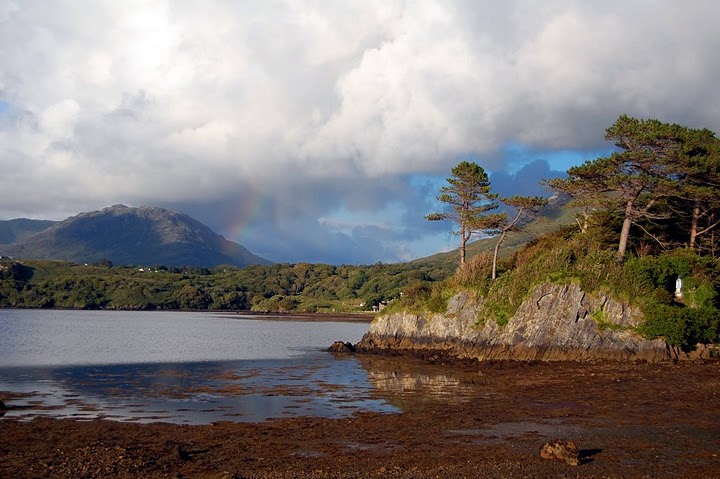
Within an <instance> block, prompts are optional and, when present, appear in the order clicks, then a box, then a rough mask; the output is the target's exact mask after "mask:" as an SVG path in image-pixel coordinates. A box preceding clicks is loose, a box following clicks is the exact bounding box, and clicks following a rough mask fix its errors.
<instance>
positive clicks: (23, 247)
mask: <svg viewBox="0 0 720 479" xmlns="http://www.w3.org/2000/svg"><path fill="white" fill-rule="evenodd" d="M0 253H2V254H4V255H8V256H14V257H18V258H25V259H58V260H66V261H74V262H78V263H86V262H87V263H90V262H98V261H102V260H109V261H111V262H113V263H115V264H138V265H140V264H145V265H150V264H153V265H155V264H156V265H164V266H207V267H211V266H217V265H219V264H229V265H234V266H238V267H244V266H249V265H251V264H270V263H271V262H270V261H268V260H266V259H265V258H261V257H259V256H257V255H254V254H253V253H251V252H250V251H249V250H248V249H247V248H245V247H244V246H242V245H240V244H238V243H235V242H233V241H229V240H227V239H225V238H224V237H223V236H222V235H219V234H217V233H215V232H214V231H212V230H211V229H210V228H209V227H208V226H206V225H204V224H203V223H201V222H199V221H198V220H196V219H194V218H192V217H190V216H188V215H186V214H185V213H181V212H177V211H170V210H166V209H164V208H159V207H154V206H141V207H137V208H135V207H129V206H125V205H121V204H118V205H113V206H109V207H106V208H103V209H102V210H98V211H90V212H83V213H79V214H77V215H75V216H71V217H69V218H67V219H65V220H63V221H60V222H56V223H54V224H52V225H50V226H49V227H48V228H46V229H44V230H42V231H39V232H37V233H35V234H32V235H30V236H27V237H25V238H23V239H21V240H18V241H15V242H14V243H12V244H6V245H0Z"/></svg>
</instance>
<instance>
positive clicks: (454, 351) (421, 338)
mask: <svg viewBox="0 0 720 479" xmlns="http://www.w3.org/2000/svg"><path fill="white" fill-rule="evenodd" d="M481 304H482V298H475V297H474V295H473V294H472V293H471V292H468V291H462V292H460V293H458V294H457V295H455V296H454V297H453V298H452V299H451V300H450V301H449V302H448V307H447V311H446V313H445V314H432V313H427V314H423V315H417V314H412V313H407V312H402V313H392V314H389V315H385V316H380V317H378V318H377V319H376V320H375V321H374V322H373V323H372V324H371V325H370V330H369V331H368V333H367V334H366V335H365V336H364V337H363V339H362V340H361V341H360V343H358V345H357V347H358V349H360V350H374V349H405V350H440V351H444V352H446V353H449V354H451V355H453V356H456V357H458V358H473V359H479V360H485V359H514V360H523V361H529V360H546V361H553V360H558V361H562V360H586V359H603V360H643V361H650V362H657V361H664V360H667V359H669V358H670V355H669V353H668V347H667V345H666V344H665V342H664V341H663V340H660V339H657V340H652V341H650V340H647V339H644V338H642V337H641V336H640V335H638V334H637V333H635V331H634V327H635V326H637V325H638V324H639V323H640V322H641V321H642V313H641V312H640V310H639V309H637V308H633V307H631V306H630V305H629V304H627V303H623V302H618V301H615V300H614V299H612V298H610V297H609V296H607V295H605V294H600V295H597V296H591V295H588V294H586V293H585V292H584V291H583V290H582V289H581V288H580V287H579V286H578V285H576V284H565V285H560V284H549V283H548V284H543V285H539V286H537V287H536V288H534V289H533V290H532V291H531V292H530V294H529V295H528V297H527V299H526V300H525V301H523V303H522V304H521V305H520V307H519V308H518V310H517V312H516V313H515V315H514V316H513V317H512V318H511V319H510V321H509V322H508V324H507V325H505V326H504V327H500V326H499V325H498V324H497V323H496V322H495V321H492V320H489V321H486V322H485V324H484V325H482V327H479V326H478V325H476V318H477V314H478V312H479V310H480V306H481Z"/></svg>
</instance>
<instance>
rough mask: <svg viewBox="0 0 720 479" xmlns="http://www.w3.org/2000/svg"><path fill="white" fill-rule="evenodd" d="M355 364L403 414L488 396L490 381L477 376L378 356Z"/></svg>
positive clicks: (484, 377) (365, 358)
mask: <svg viewBox="0 0 720 479" xmlns="http://www.w3.org/2000/svg"><path fill="white" fill-rule="evenodd" d="M358 360H359V361H360V363H361V364H362V367H363V368H364V369H365V370H366V371H367V373H368V380H369V381H370V382H371V383H372V385H373V387H374V388H375V391H376V394H377V395H378V396H379V397H383V398H385V399H386V400H387V401H388V402H389V403H390V404H393V405H395V406H397V407H399V408H401V409H403V410H411V409H418V408H420V407H423V406H425V405H433V404H436V403H438V402H442V403H443V404H448V403H463V402H467V401H469V400H471V399H473V398H478V397H487V396H489V395H491V394H492V393H491V391H492V389H491V386H492V382H491V380H490V378H489V377H488V376H484V375H482V373H479V372H463V371H459V370H453V369H449V368H447V367H444V366H434V365H430V364H426V363H423V362H419V361H413V360H398V359H396V358H385V357H378V356H358Z"/></svg>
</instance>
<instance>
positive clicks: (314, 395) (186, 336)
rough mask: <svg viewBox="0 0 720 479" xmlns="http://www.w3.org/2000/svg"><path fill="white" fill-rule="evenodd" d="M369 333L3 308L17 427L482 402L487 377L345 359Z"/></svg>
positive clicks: (0, 359)
mask: <svg viewBox="0 0 720 479" xmlns="http://www.w3.org/2000/svg"><path fill="white" fill-rule="evenodd" d="M367 329H368V324H367V323H364V322H342V321H320V322H313V321H298V320H292V321H283V320H270V319H257V317H252V316H243V315H235V314H213V313H184V312H108V311H99V312H97V311H54V310H2V309H0V399H1V400H3V401H4V402H5V403H6V404H7V405H9V406H10V407H11V408H10V410H9V411H7V413H6V415H5V417H6V418H17V419H19V420H30V419H32V418H34V417H37V416H50V417H55V418H73V419H79V420H90V419H96V418H103V419H111V420H116V421H133V422H157V421H162V422H170V423H176V424H209V423H212V422H217V421H250V422H256V421H264V420H268V419H271V418H281V417H292V416H319V417H330V418H338V417H347V416H350V415H352V414H355V413H357V412H363V411H371V412H379V413H396V412H399V411H402V410H409V409H412V408H417V407H425V406H426V405H427V403H428V402H439V403H443V404H444V403H447V402H449V401H462V400H469V398H471V397H477V394H476V393H477V383H478V380H477V378H470V380H467V378H462V377H458V376H457V375H455V374H454V373H452V372H449V371H447V370H444V369H437V368H432V367H430V366H427V365H420V366H418V365H411V366H408V364H407V363H397V362H393V360H389V359H384V358H379V357H373V356H365V355H357V356H355V355H333V354H331V353H328V352H326V351H325V349H326V348H327V347H328V346H329V345H330V344H332V342H333V341H335V340H343V341H350V342H352V343H355V342H357V341H359V340H360V338H361V337H362V335H363V334H364V333H365V332H366V331H367Z"/></svg>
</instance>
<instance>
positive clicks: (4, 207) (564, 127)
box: [0, 0, 720, 264]
mask: <svg viewBox="0 0 720 479" xmlns="http://www.w3.org/2000/svg"><path fill="white" fill-rule="evenodd" d="M718 18H720V2H717V1H716V0H686V1H683V2H678V1H675V0H620V1H616V0H603V1H600V0H598V1H595V0H588V1H568V0H535V1H533V0H522V1H521V0H517V1H513V0H503V1H501V2H500V1H490V0H488V1H483V0H438V1H432V0H415V1H401V0H397V1H394V0H357V1H353V0H346V1H340V0H315V1H310V0H308V1H298V0H295V1H291V0H272V1H270V0H257V1H255V0H244V1H241V2H238V1H230V0H226V1H216V0H202V1H200V0H198V1H194V0H177V1H159V0H124V1H122V2H117V1H114V0H93V1H86V0H77V1H73V0H63V1H54V0H16V1H12V0H11V1H8V0H0V219H12V218H19V217H25V218H34V219H52V220H62V219H65V218H67V217H69V216H73V215H76V214H78V213H80V212H84V211H93V210H98V209H102V208H104V207H106V206H111V205H114V204H125V205H128V206H144V205H147V206H161V207H165V208H168V209H172V210H177V211H182V212H185V213H187V214H189V215H191V216H193V217H194V218H196V219H197V220H199V221H201V222H203V223H205V224H207V225H208V226H210V227H211V228H213V229H214V230H215V231H216V232H218V233H220V234H222V235H224V236H225V237H226V238H228V239H230V240H233V241H236V242H238V243H241V244H242V245H244V246H246V247H247V248H248V249H250V251H252V252H253V253H255V254H258V255H260V256H263V257H265V258H267V259H269V260H272V261H277V262H291V263H296V262H302V261H307V262H324V263H331V264H371V263H376V262H397V261H407V260H411V259H414V258H418V257H423V256H427V255H430V254H433V253H436V252H438V251H446V250H449V249H453V248H455V247H456V246H457V242H458V239H457V237H454V236H452V235H450V234H449V231H451V230H452V229H453V225H452V224H450V223H446V222H429V221H426V220H424V219H423V217H424V216H425V215H426V214H428V213H431V212H434V211H438V210H439V209H440V205H439V204H438V203H437V201H436V196H437V194H438V190H439V188H440V187H441V186H442V185H443V184H445V179H446V178H447V177H448V176H449V175H450V170H451V169H452V167H453V166H454V165H456V164H457V163H458V162H460V161H463V160H468V161H474V162H476V163H478V164H479V165H481V166H482V167H483V168H484V169H485V170H486V171H488V172H489V174H490V178H491V182H492V184H493V188H494V190H495V191H496V192H498V193H500V194H501V195H504V196H510V195H515V194H533V195H534V194H542V195H546V196H547V195H549V194H550V193H549V192H547V191H545V190H543V189H542V187H541V186H540V185H539V182H540V180H541V179H543V178H551V177H555V176H559V175H562V174H563V172H564V171H565V170H567V168H568V167H570V166H573V165H576V164H580V163H582V162H584V161H586V160H592V159H594V158H597V157H600V156H605V155H607V154H609V153H610V152H611V151H612V147H613V145H612V144H609V143H608V142H606V141H605V140H604V139H603V137H604V132H605V129H606V128H607V127H608V126H610V125H611V124H612V123H614V121H615V120H616V119H617V118H618V117H619V116H620V115H622V114H627V115H630V116H632V117H635V118H656V119H659V120H661V121H664V122H669V123H680V124H683V125H686V126H689V127H693V128H709V129H711V130H713V131H715V132H717V131H719V130H720V88H718V79H719V78H720V55H718V54H717V52H718V51H720V29H718V28H717V19H718Z"/></svg>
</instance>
